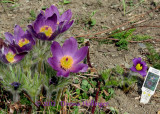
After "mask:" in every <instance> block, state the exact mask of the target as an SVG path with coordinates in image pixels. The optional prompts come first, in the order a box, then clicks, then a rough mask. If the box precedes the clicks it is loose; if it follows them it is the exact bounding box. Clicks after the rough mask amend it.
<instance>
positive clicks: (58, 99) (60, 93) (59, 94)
mask: <svg viewBox="0 0 160 114" xmlns="http://www.w3.org/2000/svg"><path fill="white" fill-rule="evenodd" d="M62 94H63V88H60V89H59V90H58V93H57V98H56V106H57V109H58V106H59V101H60V99H61V96H62Z"/></svg>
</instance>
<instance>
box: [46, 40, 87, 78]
mask: <svg viewBox="0 0 160 114" xmlns="http://www.w3.org/2000/svg"><path fill="white" fill-rule="evenodd" d="M51 52H52V55H53V57H50V58H48V63H49V64H50V66H51V67H52V68H53V69H54V70H56V71H57V76H63V77H68V76H69V74H70V72H73V73H78V72H86V71H87V69H88V65H86V64H83V63H79V62H81V61H82V60H83V59H84V58H85V57H86V55H87V52H88V47H87V46H85V47H82V48H81V49H79V50H78V43H77V41H76V39H75V38H73V37H71V38H69V39H67V40H66V41H65V42H64V44H63V46H62V47H61V46H60V45H59V43H58V42H53V43H52V45H51Z"/></svg>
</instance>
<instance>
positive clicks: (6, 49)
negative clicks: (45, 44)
mask: <svg viewBox="0 0 160 114" xmlns="http://www.w3.org/2000/svg"><path fill="white" fill-rule="evenodd" d="M26 54H27V52H23V53H20V54H17V53H16V50H15V48H13V47H11V46H3V47H2V49H1V50H0V60H1V61H2V62H4V63H6V64H7V63H17V62H19V61H21V60H22V59H23V58H24V56H25V55H26Z"/></svg>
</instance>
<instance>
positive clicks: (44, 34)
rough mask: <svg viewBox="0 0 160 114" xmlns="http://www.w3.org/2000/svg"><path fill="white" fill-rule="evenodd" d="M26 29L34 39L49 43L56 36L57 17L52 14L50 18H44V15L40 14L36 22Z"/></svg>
mask: <svg viewBox="0 0 160 114" xmlns="http://www.w3.org/2000/svg"><path fill="white" fill-rule="evenodd" d="M28 28H29V31H30V33H31V34H32V36H34V37H35V38H38V39H41V40H49V41H51V40H53V39H54V38H55V37H56V34H57V33H56V28H57V16H56V14H53V15H52V16H51V17H48V18H45V17H44V15H43V14H41V13H40V14H39V15H38V16H37V19H36V21H35V22H34V23H33V24H32V25H28Z"/></svg>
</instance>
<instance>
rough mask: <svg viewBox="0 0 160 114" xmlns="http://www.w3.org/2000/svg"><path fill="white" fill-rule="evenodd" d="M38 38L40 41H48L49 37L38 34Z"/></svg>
mask: <svg viewBox="0 0 160 114" xmlns="http://www.w3.org/2000/svg"><path fill="white" fill-rule="evenodd" d="M37 38H38V39H40V40H48V37H47V36H46V35H45V34H44V33H38V34H37Z"/></svg>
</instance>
